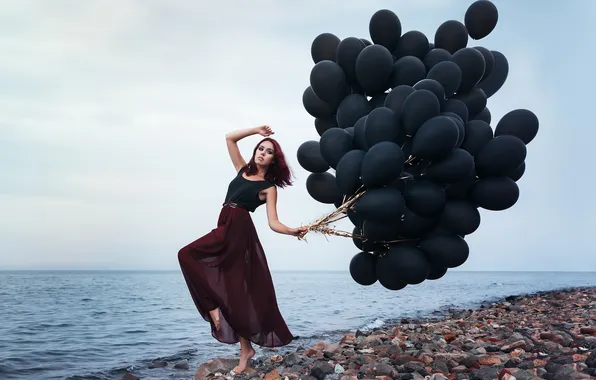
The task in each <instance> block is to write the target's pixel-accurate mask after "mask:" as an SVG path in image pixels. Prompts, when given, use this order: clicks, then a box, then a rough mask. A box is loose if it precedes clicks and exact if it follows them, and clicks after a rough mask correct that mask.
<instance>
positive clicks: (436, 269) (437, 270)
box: [426, 263, 447, 280]
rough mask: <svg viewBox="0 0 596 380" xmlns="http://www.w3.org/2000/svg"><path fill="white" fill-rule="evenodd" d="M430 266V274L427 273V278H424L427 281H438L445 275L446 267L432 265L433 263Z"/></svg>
mask: <svg viewBox="0 0 596 380" xmlns="http://www.w3.org/2000/svg"><path fill="white" fill-rule="evenodd" d="M430 264H431V265H430V272H429V273H428V276H426V279H427V280H438V279H440V278H441V277H443V276H444V275H445V274H447V267H443V266H440V265H434V264H433V263H430Z"/></svg>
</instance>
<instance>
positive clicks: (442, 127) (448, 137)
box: [412, 116, 459, 159]
mask: <svg viewBox="0 0 596 380" xmlns="http://www.w3.org/2000/svg"><path fill="white" fill-rule="evenodd" d="M458 138H459V131H458V128H457V124H456V123H455V121H453V119H452V118H450V117H448V116H435V117H433V118H431V119H429V120H427V121H426V122H425V123H424V124H422V126H421V127H420V129H419V130H418V131H417V132H416V134H415V135H414V138H413V140H412V154H413V155H414V156H416V157H423V158H428V159H440V158H443V157H446V156H447V155H448V154H449V152H451V150H452V149H453V148H455V145H456V144H457V141H458Z"/></svg>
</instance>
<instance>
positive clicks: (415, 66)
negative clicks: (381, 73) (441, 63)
mask: <svg viewBox="0 0 596 380" xmlns="http://www.w3.org/2000/svg"><path fill="white" fill-rule="evenodd" d="M424 78H426V67H425V66H424V63H422V61H421V60H420V58H417V57H413V56H410V55H409V56H406V57H402V58H400V59H398V60H397V62H395V64H393V71H392V73H391V78H390V80H389V84H390V86H391V87H392V88H393V87H397V86H399V85H401V84H406V85H408V86H413V85H414V84H415V83H416V82H418V81H420V80H422V79H424Z"/></svg>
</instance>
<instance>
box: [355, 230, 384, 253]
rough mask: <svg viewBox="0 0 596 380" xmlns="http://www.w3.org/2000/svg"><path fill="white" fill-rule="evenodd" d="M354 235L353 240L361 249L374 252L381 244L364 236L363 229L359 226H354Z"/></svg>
mask: <svg viewBox="0 0 596 380" xmlns="http://www.w3.org/2000/svg"><path fill="white" fill-rule="evenodd" d="M352 235H353V236H352V241H353V242H354V245H355V246H356V248H358V249H359V250H361V251H365V252H373V251H376V250H377V249H378V248H379V246H380V245H379V244H377V243H375V242H373V241H371V240H369V239H367V238H365V237H362V230H360V228H359V227H354V229H353V230H352Z"/></svg>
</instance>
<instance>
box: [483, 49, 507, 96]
mask: <svg viewBox="0 0 596 380" xmlns="http://www.w3.org/2000/svg"><path fill="white" fill-rule="evenodd" d="M490 52H491V53H492V54H493V57H494V59H495V64H494V66H493V71H492V72H491V73H490V74H489V75H488V76H487V77H486V78H484V79H483V80H482V81H481V82H480V83H478V88H481V89H482V90H483V91H484V93H485V94H486V97H487V98H490V97H491V96H493V95H494V94H496V92H497V91H499V89H501V87H503V84H505V81H506V80H507V76H508V75H509V62H508V61H507V58H505V56H504V55H503V53H501V52H499V51H496V50H491V51H490Z"/></svg>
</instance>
